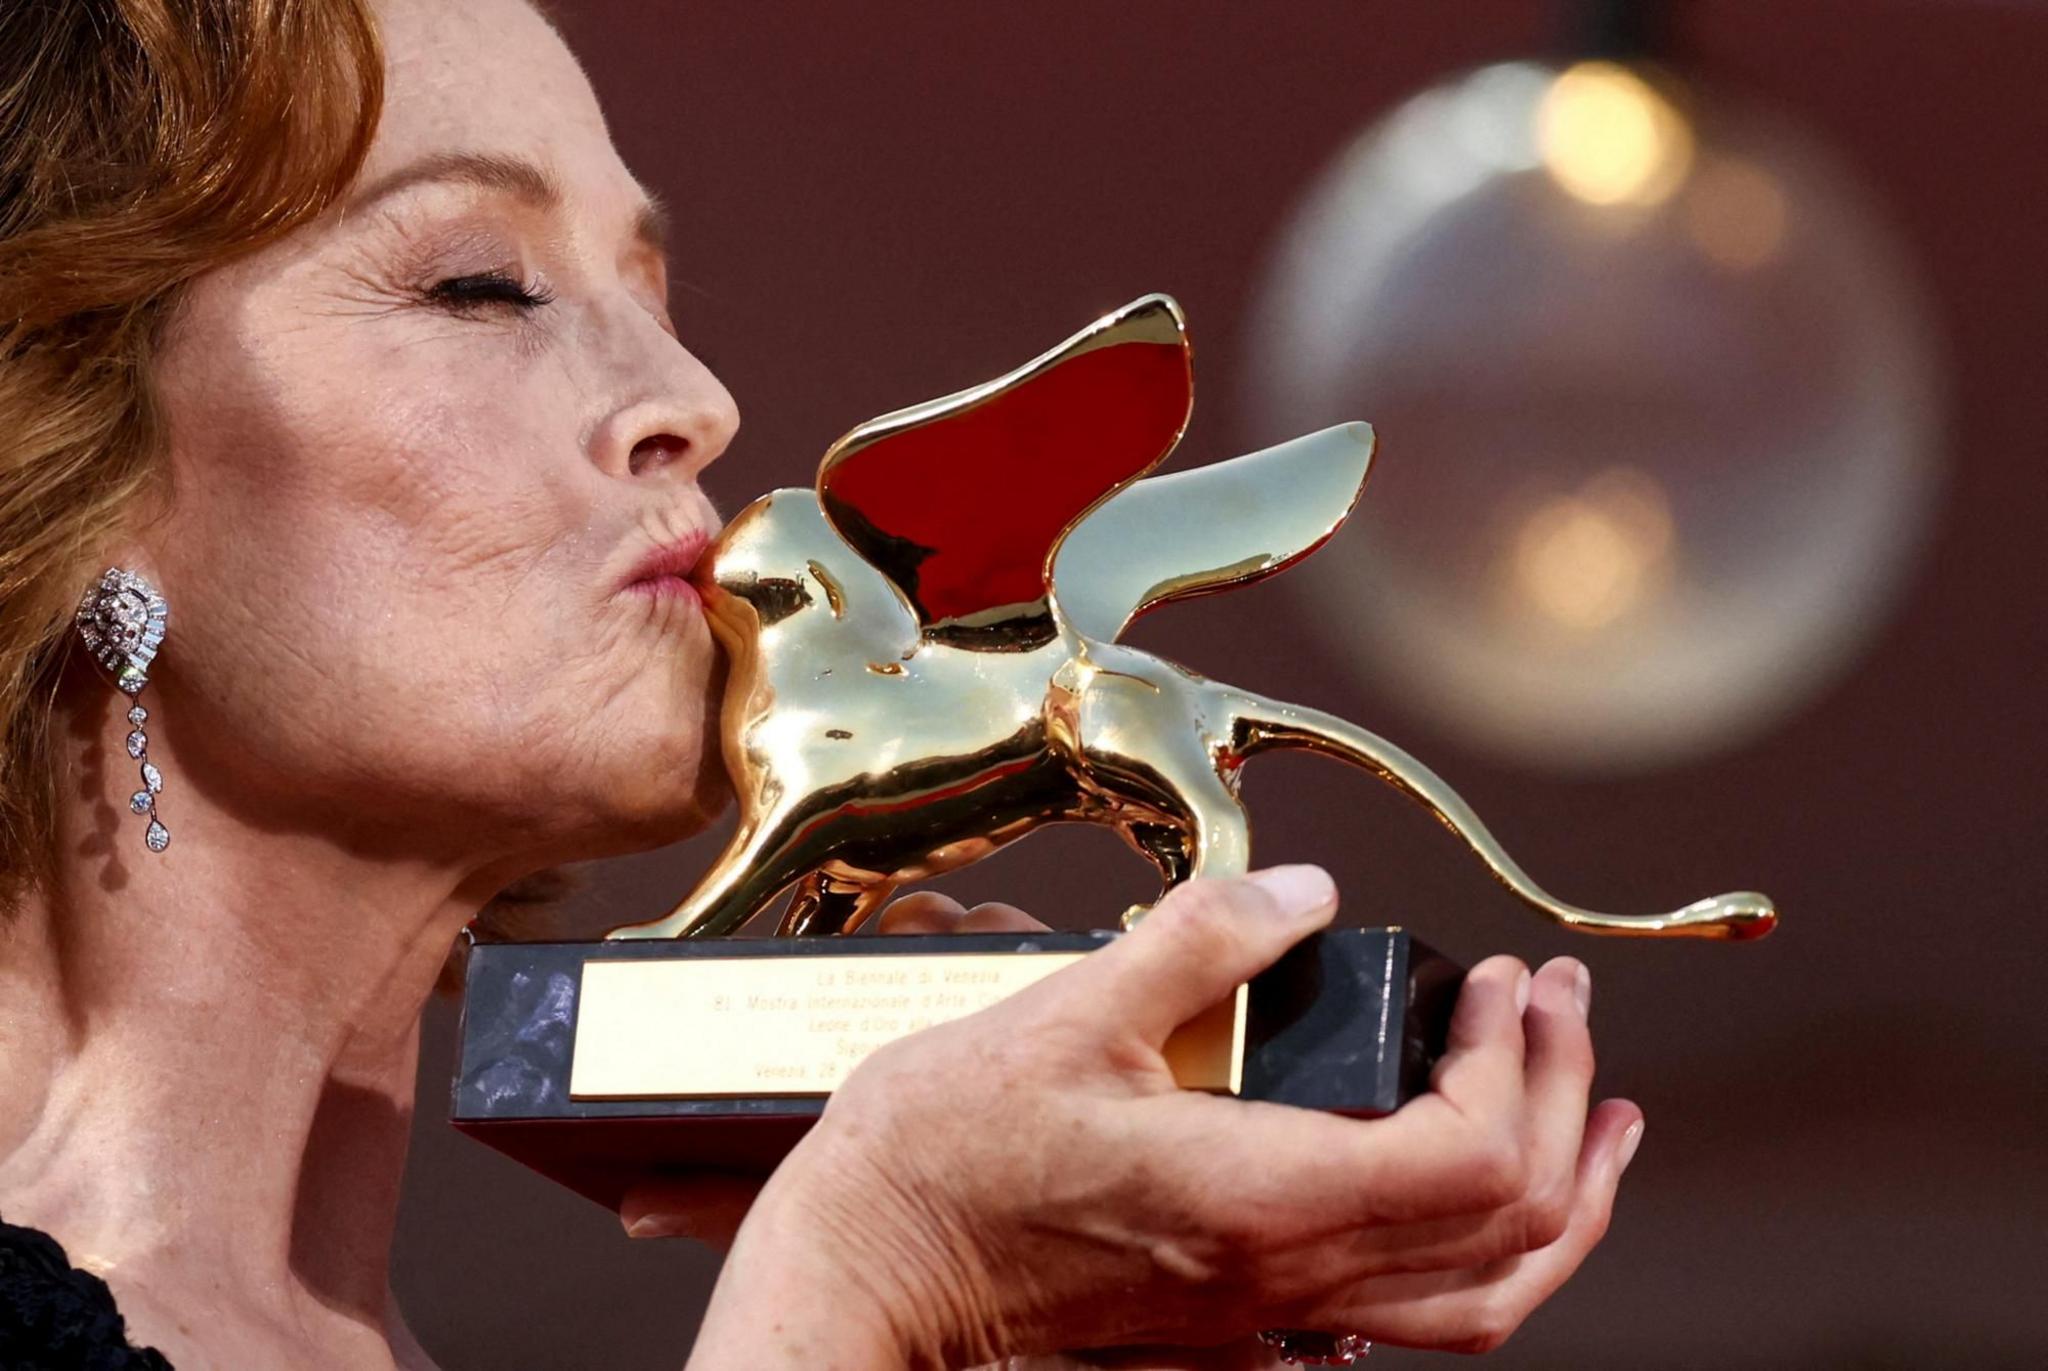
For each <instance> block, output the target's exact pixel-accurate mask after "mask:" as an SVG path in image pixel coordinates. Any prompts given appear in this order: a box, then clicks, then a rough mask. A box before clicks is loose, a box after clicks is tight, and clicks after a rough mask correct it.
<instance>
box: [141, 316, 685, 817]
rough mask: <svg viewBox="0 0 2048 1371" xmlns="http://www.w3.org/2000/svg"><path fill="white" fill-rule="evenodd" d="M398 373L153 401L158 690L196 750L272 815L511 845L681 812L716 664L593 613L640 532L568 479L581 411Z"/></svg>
mask: <svg viewBox="0 0 2048 1371" xmlns="http://www.w3.org/2000/svg"><path fill="white" fill-rule="evenodd" d="M394 351H397V350H392V349H367V350H365V351H364V352H363V353H362V354H361V355H354V356H351V355H347V354H346V352H345V351H344V352H343V353H342V355H339V356H337V355H334V353H333V352H332V351H327V352H322V353H318V354H305V353H301V354H292V353H289V352H285V353H278V352H273V353H271V354H269V355H267V356H264V357H261V358H250V359H247V360H249V361H250V362H251V364H250V365H247V366H245V367H242V368H240V369H236V370H230V369H229V368H227V367H222V366H215V367H212V368H209V370H208V371H207V372H206V373H202V374H199V375H193V374H190V373H189V372H188V373H184V374H177V375H175V376H174V381H175V384H174V385H173V386H171V387H169V388H167V394H166V408H167V410H169V411H170V413H169V418H170V420H171V429H172V435H173V464H172V465H173V478H174V490H175V499H174V504H173V510H172V515H171V518H170V520H169V521H168V522H167V524H166V525H165V526H164V528H163V529H162V530H161V536H160V538H159V539H157V541H158V543H159V555H158V561H159V565H161V566H162V567H163V571H164V579H165V587H166V590H167V592H168V593H169V594H170V595H171V596H172V598H173V610H172V614H173V623H174V629H173V636H172V643H171V646H170V648H169V649H167V652H166V659H165V666H166V671H165V674H164V679H165V683H166V688H167V689H175V690H178V691H179V693H180V694H182V695H184V696H187V697H188V698H187V699H186V700H185V701H184V702H182V703H181V704H180V707H179V711H178V712H180V713H182V714H183V715H184V716H185V717H186V719H187V720H188V721H189V729H190V731H189V732H188V739H189V740H190V741H191V744H192V746H193V747H194V748H199V749H204V750H205V751H206V752H207V753H208V756H207V760H206V763H205V764H206V765H207V766H208V767H209V768H210V769H211V770H213V771H214V772H215V773H216V774H219V775H221V776H222V777H223V779H224V782H227V783H230V784H231V786H232V787H233V788H236V789H238V790H239V792H240V794H241V795H242V796H245V797H247V798H249V799H252V800H253V799H255V798H257V797H262V798H263V802H265V803H276V802H278V799H279V797H280V796H281V795H292V796H305V797H307V798H308V799H309V800H310V801H314V802H318V801H319V800H322V799H325V800H327V801H332V800H336V799H340V798H343V797H346V798H348V799H350V800H352V801H354V802H358V803H363V802H374V803H376V804H378V805H383V806H388V807H390V808H391V811H392V812H393V813H394V814H395V813H399V812H405V813H408V814H412V813H413V812H414V811H418V812H433V813H442V814H446V813H449V812H452V811H458V810H459V811H461V812H464V813H467V814H469V815H472V816H474V815H476V814H479V813H483V814H490V815H492V816H494V819H495V821H496V822H498V823H500V824H503V823H506V822H508V821H509V822H512V823H514V824H516V825H517V826H519V827H521V828H528V829H530V828H547V827H560V826H562V825H564V824H569V823H572V822H573V821H574V816H575V815H577V814H589V813H592V812H597V811H606V812H609V813H611V814H613V815H614V816H617V815H624V816H628V817H631V816H638V815H642V814H645V815H650V816H652V815H660V814H670V815H672V814H674V813H675V812H676V811H677V810H678V808H679V806H684V807H687V806H685V801H684V798H683V797H687V796H689V795H690V794H692V793H694V792H695V791H696V788H697V775H696V773H697V772H698V770H699V769H700V762H701V756H700V753H701V746H702V742H703V734H702V731H701V723H702V719H703V717H704V709H705V701H706V700H707V698H708V696H709V694H710V691H711V688H712V683H711V674H712V671H713V661H714V652H713V648H712V645H711V643H710V640H709V636H708V634H707V633H705V632H704V631H703V628H702V624H701V622H699V623H697V624H696V625H694V628H692V627H691V626H688V625H684V626H678V625H676V624H673V623H671V624H661V623H653V622H650V621H649V618H650V616H649V612H648V611H646V610H645V609H638V608H636V607H633V606H627V605H621V604H619V603H618V602H615V601H613V600H612V599H611V598H610V595H609V591H610V586H609V585H608V584H606V583H605V581H604V577H605V575H606V572H607V568H608V566H609V564H610V562H609V559H610V558H611V557H612V556H613V555H614V554H615V552H616V548H617V544H618V539H619V537H620V536H621V535H622V534H623V533H624V532H625V531H626V529H627V528H628V527H630V514H629V512H628V511H626V510H624V509H623V508H621V507H620V506H621V505H622V499H621V497H622V495H623V492H618V491H614V490H612V489H610V488H609V486H608V484H607V481H606V479H605V478H604V477H603V476H602V475H601V474H599V473H597V472H596V471H595V470H594V469H593V468H590V467H588V466H587V465H586V464H585V463H584V462H583V460H582V458H581V457H580V443H579V439H578V435H577V434H576V432H575V431H574V428H573V425H574V422H575V416H576V413H577V411H576V408H575V405H576V396H575V395H574V394H573V393H561V392H563V391H565V390H566V389H567V388H566V387H565V386H564V385H562V383H561V382H560V381H559V379H551V378H550V377H548V376H547V375H546V374H545V370H544V368H542V367H540V366H535V367H533V368H532V369H531V371H530V373H529V374H525V375H519V376H507V375H506V374H505V372H504V369H503V368H502V367H496V368H492V367H475V368H471V367H465V366H462V365H460V364H450V363H447V362H443V363H442V364H440V365H439V366H438V367H437V368H436V369H434V370H433V371H432V372H431V373H427V372H423V371H422V370H421V369H419V357H418V352H415V353H414V354H413V355H412V357H411V358H410V359H409V360H410V365H407V364H406V360H405V359H402V358H399V357H394V355H393V354H394ZM419 351H420V352H424V351H426V349H420V350H419ZM494 373H495V374H494ZM607 497H609V499H608V498H607ZM172 668H175V670H172ZM167 699H168V697H167ZM168 722H169V720H168V719H167V723H168ZM230 739H231V740H233V745H232V746H226V745H225V744H226V741H227V740H230ZM713 769H714V770H715V768H713ZM408 797H409V798H411V799H412V800H416V801H418V803H417V804H408V803H405V802H404V801H405V800H406V799H407V798H408ZM414 821H416V820H414Z"/></svg>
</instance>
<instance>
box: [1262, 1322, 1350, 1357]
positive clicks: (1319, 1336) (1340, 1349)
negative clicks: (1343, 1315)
mask: <svg viewBox="0 0 2048 1371" xmlns="http://www.w3.org/2000/svg"><path fill="white" fill-rule="evenodd" d="M1259 1341H1260V1342H1263V1343H1264V1344H1266V1346H1268V1347H1270V1348H1272V1349H1273V1351H1274V1352H1276V1353H1278V1354H1279V1357H1280V1360H1281V1361H1284V1362H1286V1363H1287V1364H1288V1365H1289V1366H1349V1365H1351V1363H1353V1362H1355V1361H1357V1360H1358V1359H1359V1358H1361V1357H1363V1356H1365V1355H1366V1354H1367V1353H1368V1352H1370V1351H1372V1344H1371V1343H1370V1342H1368V1341H1366V1339H1365V1337H1364V1336H1363V1335H1362V1334H1358V1333H1318V1332H1315V1331H1314V1330H1312V1329H1307V1328H1269V1329H1267V1330H1266V1331H1265V1332H1263V1333H1261V1334H1259Z"/></svg>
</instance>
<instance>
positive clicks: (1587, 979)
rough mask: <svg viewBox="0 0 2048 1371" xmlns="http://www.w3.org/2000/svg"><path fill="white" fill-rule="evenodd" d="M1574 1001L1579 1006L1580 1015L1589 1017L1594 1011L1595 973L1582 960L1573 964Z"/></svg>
mask: <svg viewBox="0 0 2048 1371" xmlns="http://www.w3.org/2000/svg"><path fill="white" fill-rule="evenodd" d="M1572 1003H1573V1004H1575V1005H1577V1006H1578V1007H1579V1017H1580V1018H1582V1019H1584V1018H1589V1017H1591V1015H1592V1012H1593V973H1592V972H1591V971H1589V970H1587V968H1586V964H1585V963H1584V962H1581V961H1576V960H1575V961H1574V962H1573V964H1572Z"/></svg>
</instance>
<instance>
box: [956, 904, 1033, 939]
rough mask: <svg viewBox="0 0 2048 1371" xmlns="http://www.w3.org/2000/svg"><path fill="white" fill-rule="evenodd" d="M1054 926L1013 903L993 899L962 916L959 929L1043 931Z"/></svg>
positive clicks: (974, 931) (964, 930) (970, 930)
mask: <svg viewBox="0 0 2048 1371" xmlns="http://www.w3.org/2000/svg"><path fill="white" fill-rule="evenodd" d="M1051 927H1052V925H1051V924H1046V923H1040V922H1039V921H1038V920H1037V919H1034V918H1032V917H1031V916H1030V915H1029V914H1026V913H1025V912H1024V911H1023V910H1021V909H1019V908H1017V906H1015V905H1013V904H998V903H995V902H993V901H991V902H990V903H987V904H978V905H976V906H975V907H974V908H972V909H970V910H968V911H967V912H966V914H964V915H962V916H961V919H960V922H959V924H958V925H957V931H958V932H961V933H1043V932H1045V931H1047V930H1048V929H1050V928H1051Z"/></svg>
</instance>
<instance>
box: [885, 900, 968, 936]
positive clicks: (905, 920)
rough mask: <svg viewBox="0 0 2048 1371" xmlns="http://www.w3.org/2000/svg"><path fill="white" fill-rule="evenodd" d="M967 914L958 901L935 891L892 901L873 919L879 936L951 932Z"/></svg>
mask: <svg viewBox="0 0 2048 1371" xmlns="http://www.w3.org/2000/svg"><path fill="white" fill-rule="evenodd" d="M966 915H967V909H966V907H965V906H964V905H962V904H961V903H960V902H959V901H958V900H955V899H953V898H951V897H950V896H946V895H941V894H940V893H939V892H938V891H936V890H920V891H918V892H917V893H916V894H915V895H905V896H904V897H903V898H902V899H900V900H894V901H891V902H890V904H889V907H888V908H887V909H884V910H883V911H882V914H881V917H880V918H878V919H876V920H875V931H876V932H878V933H951V932H952V931H953V928H954V925H956V924H957V923H959V922H960V920H961V919H963V918H965V917H966Z"/></svg>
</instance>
